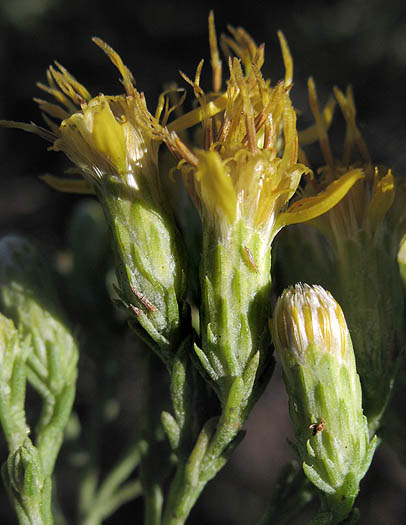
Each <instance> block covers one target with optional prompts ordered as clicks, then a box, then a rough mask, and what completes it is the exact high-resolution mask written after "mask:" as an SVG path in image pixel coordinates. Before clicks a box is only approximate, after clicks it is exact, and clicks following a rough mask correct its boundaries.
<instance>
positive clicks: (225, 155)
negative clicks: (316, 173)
mask: <svg viewBox="0 0 406 525" xmlns="http://www.w3.org/2000/svg"><path fill="white" fill-rule="evenodd" d="M233 33H234V39H230V38H227V37H224V38H223V47H224V48H225V49H229V48H231V49H232V50H233V51H234V52H236V53H237V54H238V55H239V58H236V57H231V56H230V57H229V61H228V65H229V73H230V76H229V79H228V82H227V89H226V91H225V93H224V94H223V95H221V96H220V97H217V98H215V99H214V101H213V100H211V99H212V98H213V97H212V96H210V95H205V93H204V92H203V90H202V89H201V88H200V85H199V79H200V72H201V68H202V65H203V63H201V64H200V65H199V67H198V70H197V74H196V78H195V80H194V81H193V82H192V81H189V79H187V77H186V76H185V75H184V77H185V78H186V80H187V81H189V82H190V83H191V84H192V85H193V87H194V91H195V94H196V96H197V98H198V99H199V102H200V108H199V111H200V115H199V116H197V112H196V110H195V111H194V112H191V113H190V114H188V115H184V116H183V117H181V119H179V121H178V122H177V121H175V122H173V123H172V124H171V125H169V129H170V130H172V133H171V134H170V135H169V137H168V139H167V141H166V142H167V144H168V146H169V148H170V149H171V150H172V151H173V152H174V153H175V155H176V156H177V157H178V158H179V159H180V160H181V162H180V163H179V169H180V170H181V172H182V174H183V178H184V182H185V185H186V187H187V189H188V191H189V193H190V195H191V196H192V199H193V200H194V202H195V204H196V206H197V207H198V209H199V211H200V213H201V215H202V217H203V219H204V220H205V221H207V222H208V223H210V224H212V225H215V227H216V228H217V229H219V231H220V232H222V233H224V234H226V232H227V230H228V226H229V225H232V224H233V223H234V222H236V221H238V220H240V219H244V220H245V221H246V222H247V223H248V224H250V225H251V226H252V228H253V229H259V230H262V231H264V232H266V234H267V235H268V236H269V237H271V236H273V235H274V234H275V233H276V231H275V225H276V219H277V217H278V215H279V213H280V212H281V210H282V209H283V208H284V206H285V205H286V203H287V202H288V200H289V199H290V198H291V197H292V196H293V194H294V193H295V191H296V188H297V186H298V184H299V182H300V178H301V175H302V173H303V172H305V171H307V169H306V168H305V167H304V166H303V165H299V164H297V140H298V139H297V131H296V115H295V111H294V109H293V107H292V104H291V102H290V99H289V94H288V92H289V90H290V88H291V83H290V81H291V78H290V76H291V60H290V55H289V58H287V56H288V51H287V46H286V42H285V40H284V39H283V36H282V35H281V34H280V35H279V36H280V40H281V42H282V47H283V49H284V52H285V56H286V63H287V68H286V69H287V78H286V79H285V81H281V82H279V84H277V85H276V86H275V87H271V86H270V83H269V82H268V81H265V80H264V78H263V77H262V74H261V72H260V69H261V66H262V63H263V56H264V50H263V46H260V47H257V46H256V45H255V43H254V42H253V40H252V39H251V38H250V37H249V35H248V34H247V33H246V32H245V31H243V30H242V29H237V30H233ZM210 43H211V48H212V64H214V65H215V67H217V68H218V54H217V51H216V50H217V46H216V42H215V34H214V28H213V23H212V19H211V24H210ZM289 60H290V62H289ZM216 64H217V65H216ZM216 71H217V70H215V72H216ZM213 77H214V80H213V88H214V89H219V85H218V76H217V75H216V74H214V75H213ZM216 84H217V85H216ZM195 118H199V120H201V121H202V122H203V131H204V148H202V149H198V150H195V151H194V152H192V151H190V150H189V149H188V148H187V147H186V145H185V144H184V143H182V142H181V141H180V139H179V137H178V136H177V135H176V133H175V132H174V130H177V129H180V127H181V126H183V127H186V126H188V125H190V123H195V122H194V119H195Z"/></svg>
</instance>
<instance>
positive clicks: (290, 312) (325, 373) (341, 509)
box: [271, 284, 376, 523]
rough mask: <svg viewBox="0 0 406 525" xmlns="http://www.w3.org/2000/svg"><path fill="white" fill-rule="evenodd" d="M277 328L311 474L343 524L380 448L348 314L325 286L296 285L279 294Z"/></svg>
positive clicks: (277, 343) (307, 471) (276, 336)
mask: <svg viewBox="0 0 406 525" xmlns="http://www.w3.org/2000/svg"><path fill="white" fill-rule="evenodd" d="M271 332H272V337H273V341H274V344H275V347H276V350H277V353H278V356H279V358H280V361H281V364H282V369H283V376H284V381H285V385H286V389H287V391H288V394H289V411H290V416H291V418H292V422H293V426H294V431H295V436H296V444H297V451H298V453H299V456H300V458H301V460H302V461H303V469H304V472H305V474H306V476H307V477H308V478H309V480H310V481H311V482H312V483H313V484H314V485H315V486H316V487H317V488H318V489H319V490H320V491H322V493H323V496H322V499H323V500H324V502H325V503H326V504H327V507H328V509H329V511H330V512H331V513H332V515H333V517H334V520H335V521H333V523H339V522H340V521H341V520H343V519H345V518H346V516H347V515H348V514H349V512H350V510H351V508H352V505H353V502H354V499H355V497H356V495H357V493H358V490H359V482H360V481H361V479H362V478H363V477H364V475H365V473H366V471H367V469H368V467H369V464H370V462H371V459H372V455H373V452H374V449H375V446H376V438H374V439H373V440H372V441H370V440H369V435H368V425H367V420H366V417H365V416H364V415H363V411H362V404H361V403H362V394H361V386H360V381H359V377H358V374H357V372H356V368H355V359H354V353H353V349H352V343H351V337H350V334H349V331H348V328H347V325H346V322H345V318H344V314H343V312H342V310H341V308H340V306H339V305H338V303H337V302H336V301H335V300H334V298H333V297H332V296H331V294H330V293H329V292H327V291H325V290H324V289H323V288H322V287H320V286H309V285H307V284H297V285H296V286H294V287H291V288H288V289H286V290H285V291H284V292H283V294H282V296H281V297H280V298H279V300H278V303H277V305H276V308H275V312H274V316H273V319H272V321H271Z"/></svg>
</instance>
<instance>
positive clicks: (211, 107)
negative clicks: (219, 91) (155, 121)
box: [167, 93, 228, 132]
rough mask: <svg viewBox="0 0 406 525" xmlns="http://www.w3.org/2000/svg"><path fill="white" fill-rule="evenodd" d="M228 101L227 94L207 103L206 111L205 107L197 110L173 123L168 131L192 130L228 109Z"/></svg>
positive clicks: (169, 125)
mask: <svg viewBox="0 0 406 525" xmlns="http://www.w3.org/2000/svg"><path fill="white" fill-rule="evenodd" d="M227 100H228V98H227V94H226V93H224V94H223V95H221V96H220V97H218V98H216V99H215V100H212V101H211V102H207V104H205V106H204V110H203V107H199V108H196V109H194V110H192V111H189V112H188V113H185V114H184V115H182V116H181V117H179V118H177V119H176V120H174V121H172V122H171V123H170V124H168V126H167V127H168V130H169V131H176V132H178V131H182V130H184V129H187V128H191V127H192V126H194V125H195V124H199V122H202V121H203V120H205V119H206V118H210V117H213V116H214V115H217V113H220V111H223V110H224V109H225V108H226V105H227Z"/></svg>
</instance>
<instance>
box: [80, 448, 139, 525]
mask: <svg viewBox="0 0 406 525" xmlns="http://www.w3.org/2000/svg"><path fill="white" fill-rule="evenodd" d="M146 448H147V444H146V442H145V441H143V440H140V439H139V440H137V441H136V442H135V443H134V444H133V445H132V446H131V447H130V448H129V450H128V451H127V452H126V453H125V454H124V456H123V457H122V459H121V460H120V461H119V462H118V463H117V464H116V465H115V466H114V468H113V469H112V470H111V471H110V472H109V474H108V475H107V476H106V479H105V480H104V481H103V483H102V484H101V486H100V488H99V490H98V491H97V492H96V494H95V495H94V497H93V499H92V504H91V505H89V510H88V512H87V514H86V515H85V517H84V518H83V521H82V523H83V525H98V524H99V523H101V522H102V521H103V519H105V518H107V517H108V516H109V515H111V514H112V513H113V512H114V511H115V510H116V509H117V508H118V506H119V505H120V504H121V502H122V501H129V498H130V497H131V495H133V497H137V496H138V495H139V494H140V493H141V492H142V491H141V485H140V483H139V482H138V481H137V482H136V485H134V484H133V483H131V484H130V483H129V484H127V485H125V486H122V487H121V488H120V485H121V484H122V483H124V482H125V480H126V479H128V477H129V476H130V475H131V473H132V472H133V471H134V469H135V468H136V467H137V466H138V464H139V463H140V460H141V457H142V455H143V454H144V453H145V452H146ZM123 498H124V499H123Z"/></svg>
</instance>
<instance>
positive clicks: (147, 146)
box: [2, 38, 169, 191]
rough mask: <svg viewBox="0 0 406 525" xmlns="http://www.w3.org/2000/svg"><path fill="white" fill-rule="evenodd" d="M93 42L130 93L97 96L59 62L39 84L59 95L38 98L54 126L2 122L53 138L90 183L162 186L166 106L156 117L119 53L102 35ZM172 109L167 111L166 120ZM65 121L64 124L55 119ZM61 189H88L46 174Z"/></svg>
mask: <svg viewBox="0 0 406 525" xmlns="http://www.w3.org/2000/svg"><path fill="white" fill-rule="evenodd" d="M93 41H94V42H95V43H96V44H97V45H98V46H99V47H100V48H101V49H102V50H103V51H104V52H105V53H106V54H107V55H108V57H109V58H110V60H111V61H112V62H113V64H114V65H115V66H116V67H117V69H118V70H119V71H120V73H121V75H122V84H123V86H124V89H125V94H123V95H118V96H105V95H98V96H97V97H94V98H92V97H91V95H90V94H89V92H88V91H87V89H86V88H85V87H84V86H83V85H82V84H80V83H79V82H78V81H77V80H76V79H75V78H74V77H73V76H72V75H71V74H70V73H69V72H68V71H67V70H66V69H65V68H64V67H63V66H61V65H60V64H58V63H57V62H56V67H53V66H51V67H50V68H49V69H48V71H47V80H48V84H47V85H44V84H41V83H39V84H38V86H39V87H40V88H41V89H42V90H43V91H45V92H46V93H48V94H49V95H51V96H52V97H54V99H55V100H56V102H57V103H51V102H48V101H45V100H42V99H35V100H36V102H37V103H38V105H39V107H40V109H41V111H42V112H43V116H44V119H45V121H46V123H47V125H48V127H49V129H45V128H41V127H39V126H36V125H35V124H22V123H17V122H3V123H2V124H3V125H7V126H9V127H17V128H20V129H24V130H26V131H29V132H32V133H35V134H37V135H39V136H41V137H42V138H44V139H46V140H48V141H50V142H52V146H51V148H50V149H52V150H54V151H63V152H64V153H65V154H66V155H67V156H68V157H69V159H70V160H72V162H73V163H74V164H75V165H76V166H77V168H79V171H80V173H81V174H82V175H83V176H84V177H85V179H86V181H87V186H88V187H89V186H90V187H92V186H93V185H94V184H96V185H99V184H101V183H102V182H103V179H104V177H105V176H115V177H118V178H119V179H120V180H121V181H123V182H124V183H125V184H126V185H128V186H130V187H131V188H132V189H135V190H138V189H139V188H140V186H142V185H143V184H144V183H147V184H148V186H149V187H150V189H154V188H156V187H157V186H158V185H157V179H156V177H157V161H158V159H157V154H158V145H159V143H160V142H161V141H162V129H163V127H162V125H161V124H160V123H159V117H160V115H161V113H162V109H163V104H162V102H161V105H160V107H159V108H158V110H157V115H156V116H153V115H151V113H150V112H149V111H148V109H147V106H146V102H145V98H144V95H143V94H142V93H139V92H138V91H137V90H136V88H135V86H134V81H133V76H132V74H131V72H130V71H129V69H128V68H127V67H126V66H125V65H124V63H123V62H122V60H121V58H120V57H119V55H118V54H117V53H116V52H115V51H114V50H113V49H112V48H111V47H110V46H108V45H107V44H105V43H104V42H103V41H102V40H100V39H99V38H94V39H93ZM168 114H169V112H168V111H166V113H165V115H164V119H163V120H164V121H165V120H166V118H167V116H168ZM55 119H56V120H60V121H61V122H60V123H56V122H55ZM45 179H46V180H47V181H48V182H49V183H51V184H52V185H54V186H56V187H57V189H61V190H68V191H74V190H78V191H80V190H83V191H85V189H86V188H85V186H84V184H83V182H84V181H82V183H72V182H70V181H69V180H67V181H64V180H63V179H62V180H61V179H59V180H58V179H56V178H53V177H46V178H45Z"/></svg>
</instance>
